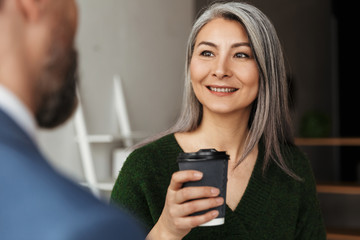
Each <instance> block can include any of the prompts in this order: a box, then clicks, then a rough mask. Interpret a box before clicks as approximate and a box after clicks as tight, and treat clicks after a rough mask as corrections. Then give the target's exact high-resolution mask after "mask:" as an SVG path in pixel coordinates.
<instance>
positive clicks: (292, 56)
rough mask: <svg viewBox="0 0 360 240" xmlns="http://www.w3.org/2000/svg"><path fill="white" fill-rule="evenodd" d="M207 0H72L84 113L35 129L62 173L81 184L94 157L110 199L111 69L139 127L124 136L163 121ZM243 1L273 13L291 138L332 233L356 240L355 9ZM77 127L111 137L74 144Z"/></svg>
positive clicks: (359, 176)
mask: <svg viewBox="0 0 360 240" xmlns="http://www.w3.org/2000/svg"><path fill="white" fill-rule="evenodd" d="M211 2H213V1H209V0H182V1H169V0H146V1H144V0H102V1H98V0H77V3H78V6H79V14H80V18H79V31H78V35H77V40H76V41H77V47H78V51H79V55H80V59H79V60H80V69H79V74H80V79H81V80H80V86H79V93H80V99H81V102H82V104H81V111H82V112H81V113H83V115H82V116H83V118H81V117H80V118H78V119H77V120H75V118H73V119H72V120H70V121H69V122H67V123H66V124H65V125H63V126H61V127H59V128H57V129H55V131H42V132H41V134H40V144H41V146H42V147H43V149H44V150H43V151H44V153H45V154H46V155H47V156H48V157H49V159H50V160H51V163H52V164H53V165H54V166H55V167H56V168H58V169H59V171H61V172H63V173H64V174H65V175H67V176H69V177H70V178H72V179H74V180H75V181H77V182H80V183H82V184H84V185H86V184H89V176H88V175H87V173H86V172H87V171H88V172H89V168H88V167H87V166H86V164H89V162H91V164H92V167H90V172H91V169H92V173H93V176H92V177H90V182H91V181H92V184H93V185H94V184H95V185H96V186H95V188H97V189H98V190H99V192H98V195H99V196H100V197H102V198H104V199H108V197H109V194H110V191H111V186H112V184H113V182H114V180H115V177H116V174H117V172H118V170H120V169H119V168H120V167H121V161H122V159H120V158H124V156H125V157H126V153H125V155H124V154H118V155H116V153H118V150H124V149H125V147H126V146H128V145H129V144H126V143H125V141H124V140H123V139H121V138H117V137H116V136H118V135H119V134H120V135H121V132H122V129H121V126H120V125H121V124H120V125H119V117H118V116H119V115H117V110H118V109H119V107H118V106H117V104H116V97H117V95H116V93H115V91H114V90H115V89H118V88H117V87H116V86H114V76H117V78H120V79H121V83H122V91H120V93H121V94H120V95H121V97H122V98H121V99H122V103H124V106H125V107H126V108H125V110H126V113H127V114H126V116H127V120H128V123H129V125H127V127H128V130H131V132H134V133H139V134H137V135H136V134H135V135H136V137H134V138H133V139H131V141H132V142H131V143H135V142H136V141H140V140H141V139H143V138H145V137H147V136H151V135H153V134H156V133H158V132H160V131H163V130H166V129H167V128H168V127H170V126H171V125H172V124H173V123H174V121H175V120H176V118H177V116H178V113H179V110H180V106H181V100H182V91H183V81H184V62H185V48H186V42H187V37H188V34H189V32H190V29H191V26H192V23H193V22H194V19H195V18H196V16H197V14H198V13H199V12H201V10H202V8H203V7H204V6H206V5H207V4H209V3H211ZM247 2H249V3H252V4H254V5H255V6H257V7H259V8H260V9H261V10H262V11H263V12H264V13H265V14H266V15H267V16H268V17H269V18H270V20H271V21H272V22H273V24H274V25H275V28H276V29H277V32H278V35H279V38H280V40H281V42H282V44H283V48H284V53H285V58H286V67H287V70H288V80H289V83H290V87H291V88H290V90H291V107H292V111H293V117H294V129H295V131H296V137H297V143H298V145H299V146H300V147H301V148H302V149H304V151H305V152H306V153H307V155H308V156H309V158H310V160H311V163H312V165H313V168H314V173H315V177H316V180H317V182H318V184H319V187H318V190H319V198H320V201H321V207H322V209H323V212H324V217H325V221H326V225H327V227H328V229H329V232H330V231H331V232H334V234H333V235H331V236H330V235H329V239H330V237H332V238H331V239H355V238H351V237H354V236H355V235H356V234H357V235H358V236H360V205H359V204H358V203H359V202H360V188H359V185H360V157H359V154H360V150H359V149H360V148H359V146H360V140H359V139H358V138H357V137H359V136H360V126H359V122H360V121H359V120H360V117H359V114H357V110H358V107H357V104H358V103H359V101H358V99H357V98H358V93H357V92H358V89H359V81H358V75H356V74H355V71H356V67H357V65H358V64H357V63H358V62H359V60H358V59H357V57H358V55H357V54H355V52H357V51H358V47H357V44H355V39H356V38H355V37H354V34H355V33H354V31H355V28H354V27H355V26H357V25H355V23H356V22H355V21H354V19H355V16H356V15H355V7H354V6H353V7H351V5H348V3H346V2H344V1H342V2H341V1H340V0H272V1H269V0H249V1H247ZM345 4H346V5H345ZM355 64H356V65H355ZM122 110H123V112H124V108H122ZM125 122H126V121H125ZM79 126H80V128H82V127H83V128H84V129H85V130H86V132H85V135H86V137H90V136H93V135H97V136H98V135H101V136H107V137H108V138H107V139H105V140H104V138H103V139H102V140H101V138H100V139H98V140H89V139H90V138H86V137H85V138H84V135H83V138H82V140H81V139H80V141H79V138H78V136H79ZM80 133H81V132H80ZM109 137H110V138H109ZM112 137H113V138H112ZM81 146H83V148H82V147H81ZM84 146H85V148H84ZM84 149H85V150H84ZM89 155H90V156H89ZM86 161H87V162H86ZM119 162H120V164H119ZM119 166H120V167H119ZM91 179H92V180H91ZM101 184H102V185H101ZM335 233H346V234H347V235H344V234H343V235H337V234H335ZM359 238H360V237H359Z"/></svg>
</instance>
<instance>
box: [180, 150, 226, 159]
mask: <svg viewBox="0 0 360 240" xmlns="http://www.w3.org/2000/svg"><path fill="white" fill-rule="evenodd" d="M229 158H230V156H229V155H228V154H226V152H225V151H217V150H216V149H214V148H208V149H200V150H199V151H197V152H190V153H185V152H182V153H179V155H178V158H177V161H178V162H188V161H204V160H214V159H218V160H229Z"/></svg>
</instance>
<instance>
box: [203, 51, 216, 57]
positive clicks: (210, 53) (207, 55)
mask: <svg viewBox="0 0 360 240" xmlns="http://www.w3.org/2000/svg"><path fill="white" fill-rule="evenodd" d="M200 55H201V56H204V57H212V56H214V54H213V53H212V52H210V51H202V52H201V53H200Z"/></svg>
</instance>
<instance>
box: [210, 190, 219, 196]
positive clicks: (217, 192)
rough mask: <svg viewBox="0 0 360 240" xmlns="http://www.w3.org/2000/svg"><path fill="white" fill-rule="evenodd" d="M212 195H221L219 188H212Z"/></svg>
mask: <svg viewBox="0 0 360 240" xmlns="http://www.w3.org/2000/svg"><path fill="white" fill-rule="evenodd" d="M211 193H212V194H214V195H218V194H219V193H220V190H219V189H217V188H211Z"/></svg>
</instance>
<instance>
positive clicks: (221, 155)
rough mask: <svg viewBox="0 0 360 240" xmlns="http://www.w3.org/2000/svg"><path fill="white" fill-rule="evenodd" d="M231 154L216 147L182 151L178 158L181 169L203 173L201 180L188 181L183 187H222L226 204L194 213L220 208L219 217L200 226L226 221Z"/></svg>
mask: <svg viewBox="0 0 360 240" xmlns="http://www.w3.org/2000/svg"><path fill="white" fill-rule="evenodd" d="M228 160H229V155H227V154H226V152H222V151H217V150H215V149H213V148H212V149H200V150H199V151H197V152H191V153H183V152H182V153H180V154H179V155H178V158H177V162H178V164H179V169H180V170H197V171H200V172H202V173H203V178H202V179H201V180H200V181H194V182H186V183H184V184H183V187H193V186H211V187H216V188H218V189H220V195H219V196H220V197H222V198H224V204H223V205H221V206H219V207H216V208H212V209H209V210H206V211H200V212H196V213H194V214H192V215H201V214H204V213H205V212H208V211H211V210H215V209H216V210H218V211H219V215H218V216H217V218H215V219H213V220H211V221H209V222H207V223H204V224H202V225H200V226H216V225H221V224H224V222H225V206H226V185H227V170H228Z"/></svg>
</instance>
